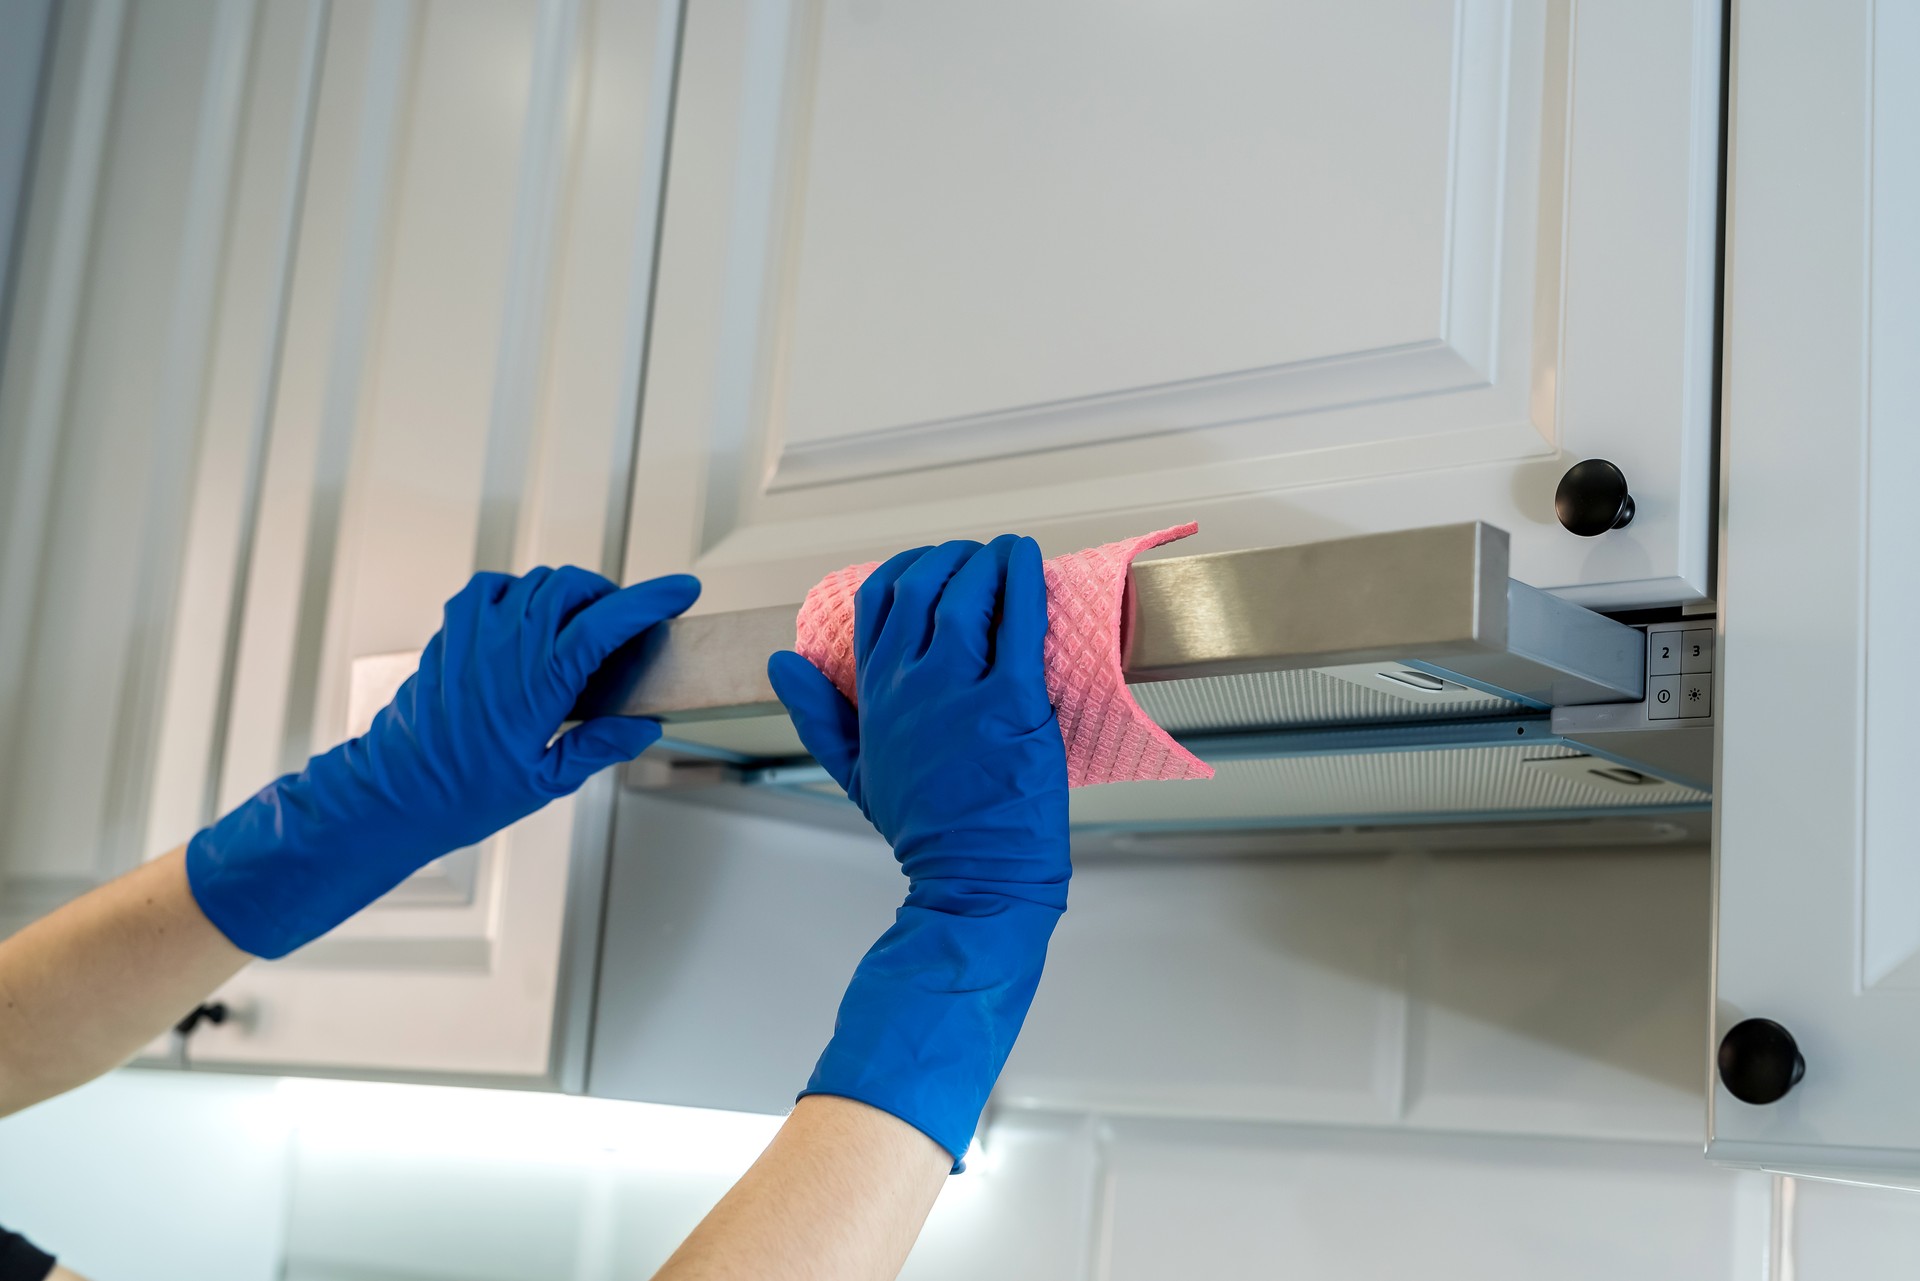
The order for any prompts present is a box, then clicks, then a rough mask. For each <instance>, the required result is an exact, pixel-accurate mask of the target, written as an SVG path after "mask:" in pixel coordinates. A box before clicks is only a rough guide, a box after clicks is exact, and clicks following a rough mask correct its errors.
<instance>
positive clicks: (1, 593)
mask: <svg viewBox="0 0 1920 1281" xmlns="http://www.w3.org/2000/svg"><path fill="white" fill-rule="evenodd" d="M53 22H54V32H53V38H52V42H51V44H49V45H48V47H47V48H48V60H47V62H46V64H45V67H44V75H45V85H44V98H43V107H42V115H41V119H40V125H39V129H38V137H37V139H36V141H35V146H34V160H33V166H32V173H31V178H30V181H29V184H28V187H27V199H26V201H25V204H24V207H23V208H22V210H21V213H20V224H19V226H20V236H19V241H18V253H17V254H16V255H15V276H14V280H13V285H14V289H13V293H12V296H11V298H10V299H8V300H7V301H6V305H5V306H0V320H5V321H6V328H5V338H6V344H7V345H6V350H5V353H4V365H3V366H0V726H4V727H5V728H4V732H0V933H5V932H9V931H11V930H13V929H15V928H18V927H19V926H21V925H24V924H26V923H27V922H28V921H31V920H32V919H34V918H35V917H37V916H39V915H41V914H43V913H44V912H46V911H48V910H50V909H52V908H53V907H56V906H58V905H59V904H60V903H61V902H64V901H65V900H66V899H69V898H71V897H73V896H75V895H77V894H79V893H82V892H84V891H85V890H87V889H89V888H91V887H92V886H93V885H95V884H97V883H99V882H100V881H102V880H106V879H108V878H110V877H112V876H114V875H117V874H118V873H120V872H124V871H126V870H128V869H129V868H131V867H133V866H135V865H136V864H138V863H139V862H140V861H141V860H142V859H143V858H146V857H149V856H151V855H153V854H156V853H159V852H160V851H162V850H164V849H166V848H168V847H169V846H171V845H172V844H175V843H177V842H178V840H179V839H180V835H181V834H179V833H176V832H174V831H171V830H166V829H170V828H171V827H173V826H177V824H174V823H172V822H171V820H170V819H169V818H168V817H167V814H166V813H165V811H166V808H167V807H166V806H165V805H164V804H160V803H157V796H158V790H157V786H156V780H157V778H159V777H160V776H161V775H163V774H165V773H166V772H167V771H168V769H169V768H170V767H171V766H172V765H173V764H175V762H171V761H169V759H168V753H167V750H166V741H167V738H168V733H167V730H166V728H165V726H166V722H167V719H168V713H167V711H166V710H165V709H166V706H167V704H168V702H169V699H168V689H169V685H170V675H169V672H170V661H171V659H170V650H171V643H170V642H171V637H172V636H173V634H174V631H175V628H176V627H177V626H180V625H182V624H183V622H184V621H185V620H183V618H182V604H181V597H180V593H179V590H178V589H179V585H180V583H181V582H182V581H183V575H185V574H186V573H188V572H190V571H189V569H188V567H187V566H186V564H185V563H184V557H183V546H184V543H185V541H186V538H187V529H188V524H189V516H190V513H191V512H193V511H194V502H193V491H194V485H195V477H194V458H195V448H196V441H197V440H198V438H199V436H200V432H201V428H202V424H203V421H204V412H203V411H204V408H205V405H206V403H207V397H208V396H209V394H210V387H211V386H212V382H213V380H214V375H213V374H211V373H210V372H209V371H210V369H212V368H213V367H215V366H217V365H218V363H219V360H220V357H221V353H223V352H227V351H229V350H234V349H237V346H236V345H245V344H248V343H252V342H254V341H255V335H257V334H258V333H259V332H260V330H261V329H262V328H263V327H265V326H267V324H268V322H269V321H270V319H271V298H270V294H271V290H270V288H263V287H262V285H261V282H260V281H259V280H258V278H257V277H255V276H253V275H251V274H250V273H249V272H248V270H247V268H248V267H249V266H250V262H249V257H248V255H249V254H251V253H252V252H254V251H255V249H256V248H257V246H258V245H259V243H260V242H261V240H262V239H263V237H265V238H270V237H271V235H272V233H273V230H274V228H275V227H276V226H277V225H278V223H279V221H281V219H280V216H279V215H280V214H281V213H282V212H283V205H277V204H276V202H275V201H274V199H273V198H272V193H273V192H274V191H276V190H277V189H278V188H279V186H280V185H281V179H282V177H283V174H284V165H283V164H279V163H275V156H274V155H273V153H274V151H275V149H276V148H277V149H278V150H279V151H281V152H284V150H285V147H286V145H287V138H288V128H289V125H290V123H291V121H292V110H291V103H292V98H293V91H294V83H295V82H296V81H297V75H296V74H295V72H296V71H297V54H298V49H299V43H300V30H301V27H302V15H301V13H300V12H299V11H298V10H297V8H295V7H288V6H279V7H271V8H265V7H260V6H255V5H253V4H251V3H246V2H244V0H238V2H236V0H183V2H182V3H180V4H177V5H169V6H156V5H131V6H130V5H126V4H122V3H116V2H115V0H77V2H76V3H73V4H67V5H62V6H59V8H58V11H57V13H55V14H54V15H53ZM18 52H19V51H16V50H13V49H9V51H8V57H7V61H8V62H9V63H12V62H13V60H14V58H15V56H16V55H17V53H18ZM35 56H36V57H37V49H36V50H35ZM8 88H9V93H11V90H12V88H13V86H11V85H10V86H9V87H8ZM10 239H11V238H9V241H8V242H0V243H8V244H10ZM3 252H5V250H4V249H0V253H3ZM188 773H189V774H190V773H191V771H188ZM176 781H177V780H176ZM184 786H185V788H186V790H187V792H188V794H189V796H188V803H189V805H194V804H197V802H198V800H199V796H198V793H197V792H195V791H194V790H193V785H192V783H191V782H190V781H189V782H186V783H185V784H184Z"/></svg>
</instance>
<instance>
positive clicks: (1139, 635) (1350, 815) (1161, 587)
mask: <svg viewBox="0 0 1920 1281" xmlns="http://www.w3.org/2000/svg"><path fill="white" fill-rule="evenodd" d="M797 610H798V606H797V605H794V606H781V607H774V608H765V609H754V610H744V611H736V612H731V613H713V614H704V615H696V616H693V617H688V618H681V619H675V620H673V621H672V622H670V623H668V624H666V625H664V626H662V627H659V628H656V629H654V631H653V632H652V633H650V634H649V635H648V636H647V637H645V638H643V640H642V641H641V642H639V643H638V644H637V645H636V646H634V647H632V648H630V649H629V650H627V651H623V652H622V653H620V654H617V655H616V656H615V657H614V659H613V660H611V661H610V662H609V663H608V664H607V665H606V666H605V667H604V668H603V669H602V670H601V672H600V674H599V675H598V676H597V677H596V678H595V681H594V683H593V685H592V687H591V688H590V689H589V690H588V692H587V694H586V695H585V696H584V697H583V698H582V700H581V702H580V705H579V706H578V707H577V708H576V709H575V710H576V715H579V716H583V717H584V716H589V715H602V714H608V713H620V714H626V715H641V716H651V717H656V718H658V719H660V720H661V721H663V722H665V723H666V738H665V740H663V743H662V749H664V750H659V751H656V752H654V753H649V754H648V756H647V757H644V758H642V760H641V761H639V762H636V763H635V765H634V766H632V767H630V769H629V772H628V775H627V781H628V783H629V784H630V785H632V786H636V787H643V788H649V789H671V790H674V791H685V792H687V793H688V794H689V796H690V797H691V796H694V795H696V794H697V798H698V799H700V800H703V801H707V802H711V803H722V804H728V805H737V806H741V807H744V808H750V809H760V810H765V809H769V808H771V809H774V810H776V811H778V812H781V813H784V814H787V815H790V816H793V817H799V818H803V819H805V818H809V817H812V818H818V819H820V820H822V821H833V819H832V816H833V815H834V814H835V813H836V811H838V812H844V813H850V812H851V811H850V807H848V806H847V805H846V802H845V800H844V798H843V797H841V795H840V792H839V789H838V788H837V787H835V786H834V784H833V783H832V781H831V780H829V779H828V778H827V777H826V774H825V772H824V771H823V770H821V769H820V768H819V767H818V766H817V765H815V764H814V763H813V762H812V761H811V760H810V759H809V758H808V757H807V756H806V753H805V749H804V748H802V747H801V745H800V742H799V739H798V738H797V737H796V736H795V735H794V733H793V729H792V726H791V725H790V724H789V722H788V721H787V718H786V716H785V715H784V713H783V712H782V710H781V708H780V705H779V703H778V702H777V701H776V700H775V699H774V696H773V690H772V688H771V687H770V686H769V685H768V683H767V679H766V661H767V656H768V655H769V654H770V653H772V652H773V651H774V650H777V649H786V648H790V647H791V646H792V645H793V640H794V617H795V614H796V612H797ZM1711 629H1712V621H1711V620H1710V619H1704V620H1695V619H1686V620H1681V621H1675V622H1672V623H1660V624H1655V625H1653V626H1652V627H1648V628H1642V627H1636V626H1629V625H1627V624H1625V623H1621V622H1617V621H1615V620H1613V619H1610V618H1607V617H1605V616H1603V615H1600V614H1596V613H1594V612H1592V611H1590V610H1587V609H1583V608H1581V607H1580V606H1577V605H1573V604H1570V603H1568V602H1566V601H1563V600H1561V599H1559V598H1558V597H1555V596H1553V595H1551V594H1549V593H1546V592H1543V591H1539V590H1537V589H1535V588H1532V587H1529V586H1527V585H1526V584H1524V583H1520V582H1516V581H1514V580H1512V579H1511V578H1509V577H1508V574H1507V536H1506V534H1505V533H1504V532H1503V531H1501V530H1498V529H1495V528H1493V527H1492V526H1489V525H1484V524H1461V525H1446V526H1439V527H1436V528H1431V529H1420V530H1410V531H1406V532H1400V533H1391V534H1375V535H1368V536H1366V537H1360V538H1346V539H1339V540H1333V541H1328V542H1319V543H1310V544H1304V545H1297V546H1290V547H1271V548H1258V549H1253V550H1247V551H1237V552H1225V553H1217V554H1212V555H1203V556H1184V557H1167V558H1163V559H1159V560H1146V561H1139V562H1136V563H1135V564H1134V566H1133V567H1132V570H1131V574H1130V580H1129V588H1128V609H1127V625H1126V627H1125V634H1124V636H1123V643H1122V665H1123V668H1124V670H1125V672H1126V675H1127V681H1128V685H1129V688H1130V689H1131V690H1132V692H1133V695H1134V697H1135V698H1136V699H1137V700H1138V701H1139V703H1140V705H1141V707H1142V708H1143V709H1145V710H1146V712H1147V713H1148V714H1149V715H1150V716H1152V717H1153V718H1154V719H1155V720H1156V721H1158V722H1159V723H1160V724H1161V725H1162V726H1164V727H1165V728H1166V729H1167V730H1168V731H1169V732H1171V733H1172V734H1173V735H1174V736H1175V737H1176V738H1178V739H1179V740H1180V741H1181V742H1182V743H1183V744H1184V745H1185V746H1187V747H1188V748H1189V749H1190V750H1191V751H1193V752H1194V753H1195V754H1196V755H1197V756H1199V757H1200V758H1201V759H1203V760H1205V761H1207V762H1208V763H1209V764H1211V765H1213V766H1214V767H1215V770H1216V776H1215V777H1214V778H1213V779H1212V780H1210V781H1206V782H1172V783H1116V784H1107V785H1103V786H1099V787H1089V788H1081V789H1078V790H1077V791H1076V792H1075V793H1074V794H1073V801H1072V817H1073V823H1074V826H1075V828H1076V834H1077V838H1084V839H1092V838H1097V837H1098V836H1099V835H1100V834H1102V833H1153V832H1191V831H1204V830H1214V829H1219V828H1247V829H1265V828H1299V827H1339V826H1343V825H1374V824H1413V823H1418V824H1433V823H1436V822H1470V821H1471V822H1485V821H1489V820H1531V821H1536V822H1537V821H1542V820H1562V819H1564V820H1589V821H1591V820H1600V819H1615V818H1619V817H1622V816H1633V815H1645V816H1651V815H1655V814H1669V813H1673V812H1676V811H1686V810H1700V809H1704V808H1706V807H1707V806H1708V805H1709V803H1710V800H1711V795H1710V788H1711V778H1712V752H1713V748H1712V744H1713V716H1712V699H1711V684H1712V680H1711V672H1710V668H1711V662H1712V644H1711ZM1702 638H1704V640H1705V642H1706V644H1705V647H1704V653H1705V655H1706V657H1705V661H1704V665H1703V664H1702V663H1701V662H1700V661H1698V659H1697V658H1696V660H1695V661H1691V662H1689V664H1688V668H1689V670H1688V672H1687V673H1686V676H1685V678H1684V679H1683V677H1682V676H1681V675H1680V667H1679V664H1678V659H1677V654H1678V651H1679V648H1680V646H1681V644H1682V642H1683V640H1687V639H1690V640H1691V642H1692V643H1693V644H1694V645H1695V647H1696V649H1697V648H1698V647H1699V642H1700V641H1701V640H1702ZM1656 641H1657V642H1658V643H1659V645H1660V648H1661V651H1662V652H1661V653H1658V654H1655V655H1654V659H1653V662H1652V668H1653V670H1654V672H1655V673H1656V674H1655V675H1654V676H1652V677H1651V678H1650V677H1649V667H1650V664H1649V656H1650V648H1649V647H1650V645H1652V644H1654V643H1655V642H1656ZM1696 668H1697V669H1699V670H1697V671H1696V670H1694V669H1696ZM1683 684H1684V685H1685V686H1686V688H1684V689H1683V688H1681V686H1682V685H1683ZM1649 689H1653V691H1654V695H1655V697H1654V699H1653V700H1649V698H1648V692H1649ZM1689 695H1691V700H1690V701H1689V698H1688V696H1689Z"/></svg>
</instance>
